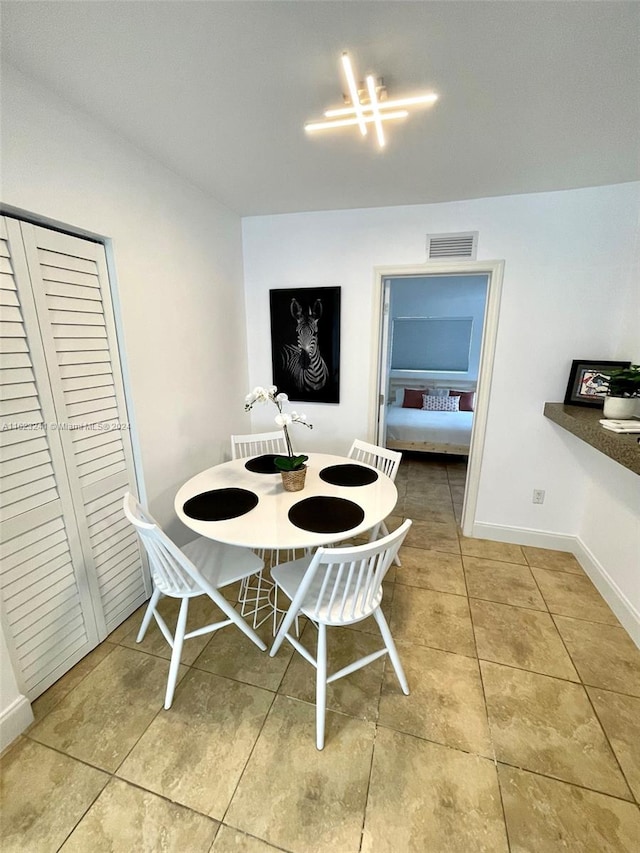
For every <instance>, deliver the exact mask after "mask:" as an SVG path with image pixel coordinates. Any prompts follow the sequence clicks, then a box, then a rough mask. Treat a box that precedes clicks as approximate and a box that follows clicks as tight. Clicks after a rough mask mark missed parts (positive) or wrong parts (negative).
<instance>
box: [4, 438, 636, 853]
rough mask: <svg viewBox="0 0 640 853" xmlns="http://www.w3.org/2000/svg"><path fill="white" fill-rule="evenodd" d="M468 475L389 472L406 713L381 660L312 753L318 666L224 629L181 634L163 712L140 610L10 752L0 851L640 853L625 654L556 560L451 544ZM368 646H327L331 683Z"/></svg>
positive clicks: (46, 705) (609, 623) (393, 590)
mask: <svg viewBox="0 0 640 853" xmlns="http://www.w3.org/2000/svg"><path fill="white" fill-rule="evenodd" d="M464 476H465V466H464V462H463V461H461V460H455V459H449V460H447V459H446V458H443V457H437V458H435V459H434V460H431V461H429V462H427V461H425V460H424V459H422V458H420V456H419V455H417V454H414V455H413V456H410V457H409V458H406V459H405V460H404V461H403V463H402V466H401V470H400V474H399V476H398V491H399V494H400V499H399V503H398V507H397V511H396V512H397V515H396V516H394V518H393V519H392V522H393V524H398V523H399V522H400V519H401V518H402V517H404V514H405V513H406V514H407V515H409V516H410V517H412V518H413V519H414V525H413V527H412V529H411V531H410V534H409V536H408V538H407V540H406V545H405V546H404V547H403V549H402V552H401V556H402V561H403V565H402V568H398V569H392V570H391V572H390V575H389V580H388V583H387V584H386V590H385V601H384V609H385V611H386V613H387V616H388V618H389V619H390V623H391V629H392V631H393V633H394V635H395V637H396V640H397V644H398V647H399V650H400V654H401V657H402V659H403V662H404V666H405V669H406V672H407V676H408V679H409V684H410V686H411V689H412V692H411V695H410V696H408V697H405V696H403V694H402V693H401V692H400V690H399V687H398V685H397V683H396V681H395V678H394V676H393V672H392V670H391V668H390V667H389V665H387V664H385V662H384V661H383V660H378V661H376V662H375V663H374V664H373V665H371V666H369V667H367V668H365V669H363V670H360V672H358V673H355V674H354V675H352V676H351V677H349V678H347V679H344V680H342V681H340V682H337V683H336V684H335V685H331V686H330V688H329V708H330V709H331V710H330V711H329V712H328V715H327V745H326V747H325V749H324V751H323V752H317V751H316V749H315V747H314V706H313V696H314V683H313V672H312V670H311V667H310V666H308V665H307V664H306V663H305V662H304V661H302V660H301V658H300V657H299V656H298V655H295V656H293V654H292V651H291V650H290V648H284V647H283V649H282V650H281V651H280V653H279V654H278V655H277V657H276V658H274V659H271V658H269V657H267V656H266V654H262V653H260V652H259V651H258V650H257V649H256V648H255V647H254V646H252V645H251V644H250V643H249V642H248V641H246V640H245V639H244V637H243V636H242V635H241V634H240V633H239V632H237V631H234V630H233V629H232V628H227V629H225V630H224V631H221V632H218V634H216V635H214V636H213V637H204V638H198V639H194V640H190V641H188V643H187V644H186V647H185V653H184V656H183V664H184V665H183V667H182V672H181V680H180V683H179V686H178V689H177V691H176V698H175V702H174V705H173V707H172V709H171V710H170V711H169V712H165V711H164V710H162V703H163V696H164V689H165V683H166V677H167V658H168V648H167V646H166V644H165V643H164V640H163V639H162V638H161V636H160V634H159V632H158V631H157V629H155V628H154V629H151V630H150V632H149V634H148V636H147V637H146V638H145V641H144V643H143V644H141V645H140V646H137V645H136V643H135V635H136V632H137V628H138V625H139V622H140V613H138V614H134V616H132V617H131V618H130V619H129V620H127V622H125V623H124V624H123V625H122V626H120V627H119V628H118V629H117V630H116V631H115V632H114V633H113V634H111V636H110V637H109V638H108V639H107V640H106V641H105V642H104V643H103V644H102V645H101V646H99V647H98V648H97V649H96V650H95V651H93V652H92V653H91V654H90V655H89V656H88V657H87V658H85V659H84V660H83V661H81V662H80V663H79V664H78V665H77V666H76V667H74V669H73V670H71V671H70V672H69V673H68V674H67V675H65V676H64V678H62V679H61V680H60V681H59V682H58V683H57V684H55V685H54V686H53V687H51V688H50V690H48V691H47V693H45V694H44V695H43V696H41V697H40V698H39V699H38V700H37V701H36V702H35V703H34V712H35V715H36V722H35V723H34V725H33V726H32V727H31V728H30V729H29V730H28V731H27V732H26V733H25V735H24V736H23V737H22V738H20V739H19V741H18V742H17V743H16V744H15V745H14V746H12V747H11V748H10V749H9V750H8V752H7V753H6V754H5V755H4V757H3V759H2V770H3V773H2V777H3V807H2V835H3V839H2V841H1V842H0V846H1V849H2V850H3V851H4V853H9V851H21V853H23V851H27V853H40V851H42V853H44V851H56V850H63V851H65V853H69V852H70V851H78V853H85V851H91V853H101V851H115V853H119V852H120V851H126V853H131V851H136V852H137V853H142V851H150V852H151V853H155V851H180V853H199V851H203V853H204V851H212V853H227V851H236V853H268V851H273V850H280V851H290V853H303V851H304V853H306V851H322V852H323V853H357V851H363V853H387V851H388V853H410V851H416V853H441V851H460V853H470V851H474V853H476V851H488V853H500V851H507V850H511V851H512V853H516V851H517V853H525V851H531V853H547V851H571V853H579V852H580V851H584V852H585V853H604V852H605V851H611V853H613V852H614V851H629V852H630V851H632V850H638V844H639V843H640V814H639V811H638V805H637V803H638V801H639V800H640V652H639V651H638V650H637V649H636V648H635V646H634V645H633V644H632V642H631V640H630V639H629V638H628V636H627V634H626V633H625V632H624V630H623V629H622V628H621V627H620V626H619V624H618V622H617V620H616V618H615V617H614V616H613V614H612V613H611V611H610V610H609V609H608V607H607V606H606V604H605V603H604V602H603V600H602V599H601V598H600V596H599V595H598V593H597V592H596V590H595V588H594V587H593V586H592V585H591V583H590V581H589V580H588V579H587V577H586V575H585V574H584V573H583V571H582V569H581V567H580V566H579V565H578V563H577V562H576V561H575V559H574V558H573V557H571V556H570V555H567V554H562V553H559V552H555V551H545V550H541V549H537V548H527V547H522V548H521V547H519V546H516V545H503V544H499V543H494V542H488V541H481V540H467V539H465V538H463V537H462V536H461V535H460V534H459V529H458V527H457V519H459V516H460V510H461V500H462V494H463V491H464V489H463V486H464ZM168 604H170V603H168ZM208 609H210V606H207V603H206V602H204V601H202V600H200V601H199V602H198V603H197V604H196V605H195V606H193V608H192V610H193V612H192V616H193V617H194V621H196V620H202V619H203V618H206V616H207V613H206V611H207V610H208ZM167 610H168V611H169V612H171V607H170V606H169V607H167ZM174 611H175V609H174ZM200 624H202V623H200ZM265 628H266V626H265ZM265 638H267V634H266V632H265ZM304 641H305V642H307V643H309V645H310V646H312V645H313V643H314V629H313V626H311V625H307V626H306V627H305V628H304ZM378 647H379V645H378V639H377V637H376V627H375V625H370V624H367V623H362V624H361V625H358V626H355V627H354V628H352V629H342V630H338V631H334V632H333V633H331V634H330V666H331V667H332V668H340V667H341V666H342V665H344V662H345V661H347V660H348V659H350V658H353V657H355V656H360V655H364V654H366V653H368V652H369V651H373V650H375V649H376V648H378Z"/></svg>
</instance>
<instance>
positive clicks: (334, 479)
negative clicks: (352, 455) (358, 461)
mask: <svg viewBox="0 0 640 853" xmlns="http://www.w3.org/2000/svg"><path fill="white" fill-rule="evenodd" d="M320 479H321V480H324V481H325V483H331V484H332V485H333V486H368V485H369V484H370V483H375V481H376V480H377V479H378V472H377V471H374V470H373V468H365V467H364V465H329V467H328V468H323V469H322V471H320Z"/></svg>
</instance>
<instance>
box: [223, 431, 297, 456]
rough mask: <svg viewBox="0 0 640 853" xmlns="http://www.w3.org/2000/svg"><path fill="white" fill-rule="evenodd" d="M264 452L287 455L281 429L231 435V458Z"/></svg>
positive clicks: (262, 453) (259, 454)
mask: <svg viewBox="0 0 640 853" xmlns="http://www.w3.org/2000/svg"><path fill="white" fill-rule="evenodd" d="M266 453H276V454H278V455H281V456H286V455H287V442H286V441H285V437H284V433H283V432H282V430H277V431H276V432H256V433H253V434H252V435H232V436H231V458H232V459H248V458H249V457H250V456H262V455H264V454H266Z"/></svg>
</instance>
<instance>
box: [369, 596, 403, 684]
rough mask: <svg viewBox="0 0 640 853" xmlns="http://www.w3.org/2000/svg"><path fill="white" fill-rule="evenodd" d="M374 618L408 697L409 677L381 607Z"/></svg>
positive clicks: (375, 611) (374, 614) (374, 612)
mask: <svg viewBox="0 0 640 853" xmlns="http://www.w3.org/2000/svg"><path fill="white" fill-rule="evenodd" d="M373 618H374V619H375V620H376V622H377V623H378V628H380V633H381V634H382V639H383V640H384V644H385V646H386V647H387V652H388V653H389V657H390V658H391V663H392V664H393V668H394V670H395V671H396V676H397V678H398V681H399V682H400V687H401V688H402V692H403V693H404V694H405V696H408V695H409V685H408V683H407V677H406V675H405V674H404V669H403V668H402V664H401V663H400V656H399V655H398V650H397V649H396V644H395V643H394V642H393V637H392V636H391V631H390V630H389V626H388V625H387V620H386V619H385V618H384V613H383V612H382V610H381V609H380V608H379V607H378V608H377V609H376V610H374V611H373Z"/></svg>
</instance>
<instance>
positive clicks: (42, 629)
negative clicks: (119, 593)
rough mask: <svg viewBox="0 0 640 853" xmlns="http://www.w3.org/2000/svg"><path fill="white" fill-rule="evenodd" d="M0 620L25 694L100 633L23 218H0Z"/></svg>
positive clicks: (43, 684)
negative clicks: (38, 316)
mask: <svg viewBox="0 0 640 853" xmlns="http://www.w3.org/2000/svg"><path fill="white" fill-rule="evenodd" d="M0 318H1V321H2V345H1V347H0V383H1V386H2V402H1V403H0V418H1V427H0V448H1V461H0V474H1V476H2V493H1V508H0V540H1V542H2V544H1V546H0V556H1V559H2V567H1V569H0V587H1V590H2V605H3V606H2V623H3V630H4V633H5V636H6V638H7V642H8V645H9V648H10V650H11V652H12V657H13V659H14V662H15V664H16V669H17V670H18V672H17V675H18V678H19V680H20V681H21V684H20V688H21V690H23V692H24V693H25V694H26V695H27V696H28V697H29V698H31V699H34V698H35V697H36V696H38V695H39V694H40V693H42V692H43V691H44V690H45V689H46V688H47V687H49V686H50V685H51V684H53V682H54V681H56V680H57V679H58V678H59V677H60V676H61V675H62V674H63V673H64V672H66V671H67V670H68V669H69V668H70V667H72V666H73V665H74V664H75V663H76V662H77V661H78V660H80V658H82V657H83V656H84V655H86V654H87V653H88V652H89V651H90V650H91V649H92V648H93V647H94V646H95V645H96V644H97V642H98V634H97V628H96V622H95V618H94V613H93V608H92V603H91V589H90V584H89V580H88V577H87V575H86V572H85V568H84V561H83V554H82V549H81V547H80V539H79V534H78V530H77V527H76V523H75V517H74V513H73V506H72V501H71V493H70V490H69V485H68V482H67V479H66V470H65V465H64V459H63V454H62V447H61V444H60V439H59V435H58V432H57V431H56V430H52V429H50V424H51V423H55V422H56V421H57V417H56V414H55V410H54V406H53V401H52V399H51V394H50V389H49V377H48V375H47V369H46V365H45V362H44V355H43V351H42V345H41V341H40V335H39V328H38V323H37V319H36V316H35V307H34V304H33V298H32V293H31V285H30V281H29V273H28V270H27V266H26V260H25V255H24V247H23V243H22V235H21V232H20V226H19V224H18V223H17V222H16V221H15V220H5V219H4V218H0Z"/></svg>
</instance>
